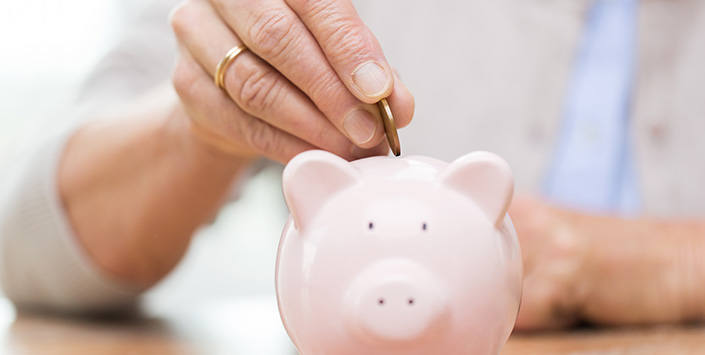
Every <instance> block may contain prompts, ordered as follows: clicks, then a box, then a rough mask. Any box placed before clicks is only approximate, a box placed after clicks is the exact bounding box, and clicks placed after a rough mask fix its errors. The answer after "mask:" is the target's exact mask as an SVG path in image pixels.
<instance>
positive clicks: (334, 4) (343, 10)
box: [286, 0, 394, 103]
mask: <svg viewBox="0 0 705 355" xmlns="http://www.w3.org/2000/svg"><path fill="white" fill-rule="evenodd" d="M286 2H287V3H288V4H289V6H290V7H291V9H292V10H294V12H295V13H296V14H297V15H298V16H299V18H301V20H302V21H303V23H304V24H305V25H306V27H307V28H308V29H309V31H311V34H312V35H313V37H315V38H316V40H317V42H318V44H319V45H320V47H321V49H322V50H323V53H325V55H326V57H327V58H328V62H329V63H330V64H331V65H332V66H333V68H334V69H335V71H336V72H337V73H338V76H339V77H340V78H341V79H342V80H343V82H344V83H345V84H346V85H347V86H348V88H349V89H350V91H351V92H352V93H353V94H356V96H357V97H358V98H359V99H360V100H362V101H365V102H369V103H374V102H377V101H379V100H381V99H383V98H386V97H388V96H389V94H391V92H392V88H393V87H394V75H393V72H392V68H391V67H390V66H389V64H387V60H386V59H385V58H384V54H383V53H382V48H381V47H380V45H379V43H378V42H377V39H376V38H375V37H374V35H373V34H372V32H371V31H370V30H369V29H368V28H367V26H365V24H364V23H363V22H362V20H361V19H360V17H359V16H358V14H357V11H355V7H354V6H353V4H352V3H351V2H350V1H349V0H317V1H307V0H286Z"/></svg>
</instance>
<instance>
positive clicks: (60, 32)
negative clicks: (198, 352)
mask: <svg viewBox="0 0 705 355" xmlns="http://www.w3.org/2000/svg"><path fill="white" fill-rule="evenodd" d="M149 3H150V1H146V0H63V1H49V0H23V1H12V0H0V174H2V173H3V172H4V171H5V169H8V168H9V165H10V162H11V160H12V158H13V157H14V156H15V155H17V154H18V152H21V149H22V146H23V145H24V144H25V143H26V142H29V141H31V140H33V139H37V137H39V136H41V135H42V134H45V133H46V132H51V131H52V130H53V129H54V128H55V127H58V125H59V124H60V122H57V121H60V120H59V119H58V118H59V117H64V115H66V114H68V115H70V113H71V108H72V105H73V104H74V102H73V100H74V97H75V95H76V93H77V91H78V88H80V85H81V83H82V82H83V81H84V80H85V79H86V76H87V75H88V74H89V72H90V70H91V69H92V67H93V66H94V65H95V64H96V63H97V61H98V60H99V59H100V58H101V57H102V56H103V55H105V53H106V52H107V51H108V50H110V48H111V47H112V46H113V45H114V44H115V43H116V41H117V40H118V39H119V38H120V33H121V31H122V30H123V29H125V28H126V26H129V24H130V22H131V21H132V20H133V19H134V18H135V17H136V16H137V15H139V13H140V12H141V11H143V10H144V9H145V7H146V6H148V5H149ZM165 21H166V19H165ZM280 174H281V170H280V169H279V168H276V167H273V168H267V169H265V170H264V171H263V172H262V173H260V174H259V175H258V177H257V178H255V179H252V180H251V181H249V182H248V183H247V185H246V186H245V188H244V191H243V193H242V196H241V198H240V201H238V203H233V204H231V205H229V206H226V207H225V208H224V209H223V210H222V211H221V214H220V216H219V217H218V219H217V220H216V222H214V223H213V224H212V225H210V226H208V227H206V228H204V229H203V230H202V231H200V232H199V233H198V235H197V236H196V237H195V238H194V241H193V244H192V247H191V249H190V251H189V253H188V255H187V256H186V258H185V259H184V260H183V262H182V263H181V264H180V265H179V267H178V268H177V270H176V271H175V272H174V273H173V274H172V275H171V276H170V277H168V278H167V279H166V280H165V281H164V282H162V283H161V284H160V285H159V286H158V287H156V288H155V289H154V290H152V291H151V292H149V293H148V294H147V295H145V297H144V308H145V309H146V310H147V312H148V314H150V315H153V316H155V317H162V316H164V317H174V316H178V317H185V318H188V322H192V323H193V325H194V327H197V328H200V329H202V330H203V331H202V332H199V333H202V334H203V336H204V337H214V336H215V337H219V338H218V339H201V341H212V343H213V344H223V343H227V344H228V349H238V353H243V354H285V353H289V352H291V349H292V348H291V345H290V342H289V340H288V338H287V337H286V334H285V332H284V329H283V327H282V325H281V321H280V319H279V314H278V310H277V306H276V299H275V294H274V265H275V259H276V249H277V245H278V241H279V234H280V233H281V229H282V227H283V224H284V221H285V219H286V216H287V211H286V207H285V206H284V205H283V200H282V197H281V191H280V189H279V187H278V185H277V184H278V181H279V178H280ZM223 311H227V312H228V313H229V314H232V315H233V316H232V321H231V322H228V323H225V324H224V323H223V322H222V319H223V317H216V316H214V314H213V313H214V312H223ZM15 316H16V314H15V311H14V309H13V307H12V306H11V304H10V303H9V302H8V301H7V300H4V299H3V300H0V327H12V324H13V320H14V318H15ZM216 319H217V321H216ZM177 333H178V330H177ZM192 333H193V329H191V331H190V334H192ZM213 350H214V351H213V352H212V353H214V354H215V353H220V352H219V351H218V349H217V348H214V349H213Z"/></svg>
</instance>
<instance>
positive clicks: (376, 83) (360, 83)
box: [353, 62, 391, 96]
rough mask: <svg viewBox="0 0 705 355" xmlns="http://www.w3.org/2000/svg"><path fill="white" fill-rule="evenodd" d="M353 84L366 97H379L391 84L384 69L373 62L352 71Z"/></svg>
mask: <svg viewBox="0 0 705 355" xmlns="http://www.w3.org/2000/svg"><path fill="white" fill-rule="evenodd" d="M353 83H355V86H356V87H357V88H358V89H359V90H360V92H362V94H363V95H366V96H379V95H381V94H382V93H383V92H385V91H386V90H387V87H388V86H389V85H390V84H391V83H390V80H389V75H388V73H387V71H386V70H384V68H382V67H381V66H380V65H379V64H377V63H375V62H367V63H365V64H362V65H360V66H359V67H357V69H355V71H353Z"/></svg>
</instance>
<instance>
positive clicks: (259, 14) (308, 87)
mask: <svg viewBox="0 0 705 355" xmlns="http://www.w3.org/2000/svg"><path fill="white" fill-rule="evenodd" d="M211 1H212V2H213V3H215V5H216V6H215V7H216V9H217V10H218V13H219V14H220V15H221V17H222V18H223V19H224V20H225V22H226V23H227V24H228V25H229V27H230V28H232V29H233V30H234V32H235V33H236V34H237V35H238V37H239V38H240V39H241V40H242V41H243V42H244V43H245V44H246V45H247V46H248V47H249V48H250V49H251V50H252V51H253V52H254V53H256V54H257V55H258V56H259V57H261V58H262V59H264V60H265V61H266V62H268V63H269V64H271V65H272V66H273V67H274V68H276V69H277V70H278V71H279V72H280V73H282V74H283V75H284V76H285V77H286V78H287V79H289V81H291V82H292V83H293V84H294V85H295V86H296V87H298V88H299V89H300V90H301V91H303V93H304V94H306V96H308V97H309V98H310V99H311V100H312V101H313V103H314V104H315V105H316V107H318V109H319V110H320V111H321V112H322V113H323V114H324V115H325V116H326V117H327V118H328V119H329V120H330V121H331V122H332V123H333V124H334V125H335V127H336V128H338V129H339V130H340V131H341V132H343V133H344V134H345V135H346V136H347V137H348V138H349V139H350V140H351V141H352V142H354V143H356V144H357V145H358V146H360V147H364V148H370V147H373V146H375V145H377V144H378V143H380V142H381V141H382V139H383V138H384V129H383V127H382V123H381V115H380V113H379V109H378V108H377V107H376V105H372V104H369V103H364V102H361V101H360V100H359V99H358V98H357V97H355V96H354V95H353V94H352V93H351V92H350V91H349V90H348V88H347V87H346V86H345V85H344V84H343V82H342V81H341V79H340V78H339V77H338V75H337V74H336V72H335V70H334V69H333V68H332V67H331V65H330V64H329V63H328V60H327V59H326V56H325V55H324V54H323V52H322V50H321V48H320V47H319V45H318V43H317V42H316V40H315V38H314V37H313V36H312V35H311V33H310V32H309V30H308V29H307V28H306V26H305V25H304V24H303V22H301V20H300V19H299V17H298V16H297V15H296V13H294V12H293V11H292V10H291V8H289V7H288V6H287V5H286V4H285V3H283V2H281V1H277V0H262V1H225V0H211ZM372 101H374V100H371V101H368V102H372Z"/></svg>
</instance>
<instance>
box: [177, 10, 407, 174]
mask: <svg viewBox="0 0 705 355" xmlns="http://www.w3.org/2000/svg"><path fill="white" fill-rule="evenodd" d="M171 23H172V26H173V28H174V31H175V33H176V36H177V39H178V42H179V47H180V55H179V58H178V61H177V65H176V68H175V71H174V74H173V82H174V87H175V89H176V91H177V92H178V94H179V96H180V97H181V100H182V102H183V103H184V105H185V107H186V110H187V112H188V114H189V116H190V118H191V122H192V126H191V130H192V132H193V133H194V134H195V135H196V136H197V137H199V138H200V139H201V140H203V141H205V142H207V143H208V144H210V145H212V146H214V147H216V148H218V149H220V150H222V151H225V152H228V153H230V154H233V155H239V156H255V155H263V156H266V157H268V158H270V159H273V160H276V161H279V162H283V163H284V162H287V161H288V160H289V159H291V158H292V157H293V156H294V155H296V154H298V153H300V152H302V151H304V150H309V149H314V148H320V149H324V150H328V151H331V152H333V153H335V154H337V155H339V156H341V157H343V158H346V159H355V158H360V157H364V156H369V155H373V154H385V153H386V152H387V151H388V148H387V146H386V143H385V142H384V141H383V139H384V128H383V127H382V124H381V119H380V115H379V110H378V108H377V106H376V105H375V103H376V102H377V101H379V100H380V99H382V98H385V97H389V103H390V105H391V106H392V110H393V111H394V114H395V121H396V123H397V126H398V127H404V126H406V125H407V124H408V123H409V122H410V121H411V117H412V115H413V110H414V101H413V98H412V96H411V94H410V93H409V91H408V90H407V89H406V87H405V86H404V85H403V84H402V83H401V81H400V80H398V79H396V80H395V77H394V71H393V70H392V68H391V67H390V66H389V64H388V63H387V61H386V60H385V58H384V55H383V54H382V50H381V48H380V46H379V43H378V42H377V40H376V39H375V38H374V36H373V35H372V33H371V32H370V30H369V29H368V28H367V27H366V26H365V25H364V24H363V23H362V21H361V20H360V18H359V17H358V15H357V13H356V11H355V9H354V7H353V5H352V3H351V2H350V0H309V1H305V0H286V1H285V0H262V1H250V0H230V1H225V0H210V1H208V0H188V1H185V2H184V3H182V4H181V5H180V6H179V7H178V8H176V9H175V10H174V11H173V12H172V15H171ZM243 43H244V44H245V45H246V46H247V47H248V48H249V51H246V52H244V53H242V54H240V55H239V56H238V57H237V58H236V59H235V61H234V62H233V63H232V64H231V65H230V67H229V68H228V70H227V72H226V76H225V87H226V91H227V93H224V92H222V91H221V90H220V89H218V88H217V87H216V86H215V85H214V84H213V75H214V72H215V68H216V66H217V64H218V63H219V62H220V60H221V59H222V58H223V57H224V56H225V53H226V52H227V51H228V50H229V49H230V48H232V47H234V46H235V45H239V44H243ZM361 148H362V149H361Z"/></svg>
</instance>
